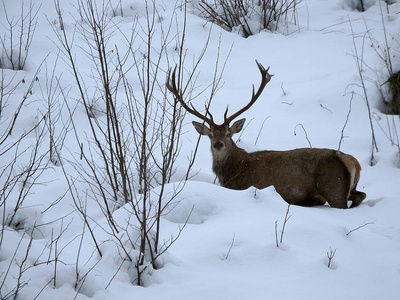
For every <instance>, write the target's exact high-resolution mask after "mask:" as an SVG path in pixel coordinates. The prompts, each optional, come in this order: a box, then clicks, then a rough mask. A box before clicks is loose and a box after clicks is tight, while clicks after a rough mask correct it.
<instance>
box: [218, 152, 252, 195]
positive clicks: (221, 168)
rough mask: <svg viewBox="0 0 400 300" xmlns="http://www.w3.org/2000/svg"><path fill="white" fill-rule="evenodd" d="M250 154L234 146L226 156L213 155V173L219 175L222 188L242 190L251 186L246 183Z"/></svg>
mask: <svg viewBox="0 0 400 300" xmlns="http://www.w3.org/2000/svg"><path fill="white" fill-rule="evenodd" d="M248 160H249V157H248V153H247V152H246V151H245V150H243V149H241V148H239V147H237V146H236V145H234V146H233V147H232V150H231V151H230V152H229V153H227V154H226V155H224V156H222V155H220V156H219V155H215V153H213V171H214V173H215V174H216V175H217V177H218V179H219V181H220V183H221V185H222V186H224V187H227V188H231V189H237V190H242V189H246V188H248V187H249V186H247V185H248V184H247V183H246V182H245V179H246V178H247V176H246V174H247V172H248V164H249V162H248Z"/></svg>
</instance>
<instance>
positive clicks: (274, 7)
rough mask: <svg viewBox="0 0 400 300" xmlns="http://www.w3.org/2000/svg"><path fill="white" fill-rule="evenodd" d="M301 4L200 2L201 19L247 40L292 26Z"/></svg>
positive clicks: (294, 0)
mask: <svg viewBox="0 0 400 300" xmlns="http://www.w3.org/2000/svg"><path fill="white" fill-rule="evenodd" d="M299 2H300V1H299V0H233V1H231V0H201V1H199V3H198V9H199V12H200V16H202V17H203V18H205V19H206V20H208V21H210V22H213V23H215V24H217V25H219V26H221V27H222V28H224V29H225V30H228V31H234V32H238V33H239V34H240V35H242V36H243V37H245V38H247V37H249V36H251V35H253V34H256V33H258V32H260V31H262V30H270V31H276V30H278V27H279V26H280V25H282V24H284V23H286V24H287V22H289V18H290V14H292V17H293V20H292V21H293V23H296V6H297V5H298V3H299Z"/></svg>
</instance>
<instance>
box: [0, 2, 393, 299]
mask: <svg viewBox="0 0 400 300" xmlns="http://www.w3.org/2000/svg"><path fill="white" fill-rule="evenodd" d="M70 2H71V3H70ZM115 2H116V3H122V10H123V11H124V14H123V16H116V17H114V18H112V20H113V21H114V22H115V23H116V24H118V26H119V28H120V29H121V32H124V33H125V34H127V35H129V31H130V30H131V28H132V23H133V21H134V19H135V18H138V21H139V22H144V20H145V18H146V11H145V4H144V1H127V0H122V1H115ZM348 2H349V1H343V0H340V1H338V0H303V1H301V2H300V4H299V5H298V7H297V19H296V20H297V21H296V24H291V25H290V30H289V32H286V34H281V33H272V32H261V33H259V34H256V35H254V36H251V37H249V38H247V39H244V38H242V37H240V36H239V35H237V34H235V33H231V32H227V31H224V30H223V29H221V28H219V27H218V26H216V25H213V26H211V24H210V23H206V21H204V20H203V19H201V18H199V17H198V16H197V15H196V14H193V13H192V12H191V9H190V7H189V11H188V14H187V29H186V30H187V32H186V44H185V47H186V48H187V56H188V57H189V59H188V61H191V59H192V57H198V56H199V55H200V53H201V49H202V48H203V46H204V44H205V43H206V40H207V37H208V36H209V35H210V40H209V46H208V49H207V52H206V53H205V55H204V58H203V60H202V62H201V64H200V66H199V70H200V76H199V77H198V79H197V82H196V84H198V85H201V86H202V88H204V87H207V86H208V85H209V84H210V83H211V80H212V78H213V72H214V69H213V68H214V65H215V61H216V57H217V54H218V53H217V52H218V51H219V55H220V56H221V60H223V59H224V57H226V55H227V54H228V53H229V51H230V50H231V48H232V50H231V53H230V55H229V59H228V61H227V65H226V69H225V72H224V74H223V79H222V81H223V83H224V84H223V86H222V88H221V89H220V90H219V91H218V93H217V95H216V97H215V99H214V100H213V103H212V106H211V108H210V110H211V112H212V113H213V115H214V118H215V120H216V121H217V122H220V121H221V120H222V118H223V112H224V111H225V108H226V105H228V104H229V110H230V112H233V111H236V110H238V109H239V108H240V107H242V106H243V105H245V104H246V103H247V101H248V100H249V97H250V96H251V87H252V84H254V85H255V86H256V87H257V85H258V84H259V81H260V75H259V71H258V69H257V67H256V64H255V60H258V61H259V62H260V63H262V64H263V65H264V66H266V67H267V66H270V72H271V73H272V74H274V75H275V76H274V77H273V78H272V80H271V82H270V83H269V84H268V85H267V87H266V88H265V90H264V92H263V94H262V96H261V97H260V99H258V101H257V102H256V103H255V105H254V106H253V107H252V108H251V109H249V110H248V111H247V112H246V113H244V114H243V117H246V119H247V122H246V125H247V127H245V129H244V132H243V133H240V134H238V136H239V135H240V140H239V141H238V145H239V146H240V147H242V148H244V149H246V150H247V151H255V150H264V149H271V150H287V149H294V148H302V147H309V146H310V145H309V143H310V144H311V145H312V147H316V148H332V149H338V146H339V142H340V140H341V136H342V135H343V141H342V143H341V149H340V150H341V151H343V152H345V153H349V154H351V155H353V156H354V157H356V158H357V159H358V160H359V162H360V164H361V166H362V172H361V179H360V182H359V185H358V190H360V191H362V192H365V193H366V194H367V198H366V200H364V202H363V203H362V204H361V205H360V206H359V207H357V208H353V209H347V210H342V209H334V208H331V207H329V206H327V205H326V206H321V207H312V208H305V207H298V206H291V207H290V209H289V216H290V218H289V220H288V221H287V222H286V224H285V225H286V226H285V230H284V232H283V241H282V243H279V247H277V245H276V231H275V226H276V228H277V234H278V238H279V239H280V236H281V231H282V226H283V224H284V220H285V215H286V212H287V210H288V205H287V203H286V202H285V201H284V200H283V199H282V198H281V197H280V196H279V194H277V193H276V192H275V190H274V187H269V188H266V189H264V190H256V189H254V188H249V189H248V190H244V191H234V190H229V189H226V188H223V187H221V186H219V185H218V183H214V177H215V176H214V174H213V172H212V169H211V166H212V157H211V153H210V150H209V140H208V138H207V137H202V139H201V142H200V146H199V153H198V155H197V158H196V161H195V165H194V167H193V170H192V174H193V175H194V176H193V177H192V178H191V179H190V180H189V181H188V182H186V184H185V186H184V188H183V190H182V192H181V193H180V194H179V195H178V196H177V198H176V199H174V200H173V205H172V206H173V208H172V206H171V208H172V209H171V211H170V212H169V213H168V214H166V215H165V216H163V217H162V223H161V228H162V229H161V240H168V239H169V238H170V237H171V235H173V236H176V235H177V234H178V232H179V229H180V228H182V226H184V224H185V222H186V221H187V224H186V226H185V228H184V229H183V231H182V233H181V235H180V237H179V238H178V239H177V241H176V242H175V243H174V244H173V245H172V246H171V247H170V248H169V249H168V251H167V252H166V253H164V254H163V255H162V256H161V257H160V265H161V266H162V267H160V268H159V269H157V270H153V271H151V272H149V273H148V274H147V277H146V281H145V282H146V286H145V287H139V286H137V285H134V284H132V276H133V273H132V272H133V271H132V270H131V266H130V265H129V263H127V262H123V261H122V260H121V253H118V250H117V249H116V247H114V243H113V242H111V241H110V237H109V235H108V234H107V232H106V230H102V228H105V227H106V226H103V225H105V224H106V220H105V218H104V215H103V214H102V212H101V210H100V209H99V205H98V203H96V202H95V201H90V199H89V200H88V202H87V207H86V209H87V214H88V216H89V217H90V220H91V223H92V224H93V226H94V228H95V229H94V230H95V233H94V234H95V235H96V237H97V240H98V242H99V244H100V247H101V249H102V252H103V257H102V258H99V256H98V255H97V252H96V249H95V246H94V244H93V240H92V239H91V238H90V235H89V233H88V232H87V228H85V227H84V224H83V222H82V219H81V217H80V215H79V214H78V213H77V212H76V209H75V206H74V204H73V199H71V196H70V194H69V193H68V185H67V182H66V180H65V176H64V173H63V168H62V167H61V166H52V167H51V168H47V169H46V170H44V171H43V173H42V174H41V175H40V178H39V179H38V181H37V182H36V184H35V185H34V186H33V187H32V189H31V191H30V194H29V195H28V198H27V199H26V200H25V202H24V205H23V207H22V208H20V209H19V212H18V214H17V216H16V218H19V220H20V222H17V221H16V222H14V223H19V224H22V228H19V230H17V229H15V228H13V227H8V226H3V239H2V241H1V245H0V285H1V295H0V296H1V297H5V295H7V293H8V292H9V291H10V290H11V289H12V288H13V287H15V286H16V284H17V277H18V272H19V265H20V264H21V262H22V261H23V260H24V258H25V255H26V253H28V252H29V253H28V256H27V257H26V262H25V264H24V266H25V267H26V270H25V272H24V273H23V277H22V282H24V283H26V285H25V286H24V287H23V288H22V289H21V290H20V292H19V294H18V299H34V298H36V299H120V300H124V299H175V300H180V299H182V300H183V299H307V300H310V299H336V300H337V299H352V300H355V299H360V300H361V299H362V300H367V299H370V300H373V299H388V300H390V299H400V218H399V215H400V168H399V167H400V163H399V160H400V157H399V147H398V144H399V141H398V138H399V135H400V122H399V117H398V116H388V115H385V114H383V113H382V112H381V109H380V105H379V103H380V101H381V95H380V93H379V90H378V89H377V84H376V82H378V83H379V84H378V85H380V84H382V83H383V81H385V79H384V78H385V76H387V70H386V68H385V65H384V63H383V62H382V60H381V59H380V58H379V57H378V55H377V53H376V52H375V51H374V49H373V47H371V46H370V44H371V43H370V40H369V39H368V37H367V36H366V34H365V33H366V32H367V31H368V32H369V33H370V34H371V36H372V37H373V38H374V39H375V41H376V43H378V44H380V45H384V43H385V35H384V30H383V25H382V21H384V25H385V30H386V34H387V36H388V37H389V41H388V42H389V43H390V47H391V51H392V53H393V55H394V56H395V57H396V58H395V59H394V61H393V65H394V66H395V67H396V66H399V65H400V51H399V50H400V42H399V29H400V3H399V2H398V1H397V2H396V3H393V4H391V5H390V6H389V13H388V12H387V11H386V4H385V3H384V2H383V1H375V2H373V1H368V6H369V7H368V9H367V11H365V12H363V13H361V12H358V11H355V10H352V8H351V6H350V5H348V4H346V3H348ZM26 3H28V2H26ZM39 3H40V1H34V5H35V7H39ZM155 4H156V7H157V10H158V14H159V16H160V17H159V19H158V20H157V22H156V25H155V26H156V31H155V38H156V37H157V36H159V35H160V31H159V30H158V29H157V28H158V27H157V26H161V25H162V26H164V27H167V26H168V24H169V22H170V19H171V16H173V14H176V20H177V21H176V22H172V27H174V26H177V24H178V25H179V26H181V24H182V22H183V18H184V14H183V11H182V10H181V9H180V6H179V5H176V3H174V1H162V0H156V1H155ZM178 4H179V3H178ZM4 5H5V7H7V9H8V14H10V15H12V14H13V13H14V14H16V15H18V9H19V6H18V5H15V3H14V1H4ZM26 5H27V4H26ZM61 5H62V10H63V12H64V17H65V22H66V23H65V24H64V26H65V29H66V31H67V32H68V34H73V32H74V26H75V25H76V24H75V23H76V20H75V18H74V14H76V9H75V7H76V6H74V2H73V1H61ZM26 7H27V6H26ZM0 10H3V8H1V9H0ZM0 16H1V19H0V20H1V22H2V23H4V21H5V16H4V12H0ZM38 16H39V19H38V23H37V27H36V32H35V35H34V39H33V42H32V45H31V49H30V53H29V57H28V61H27V62H28V63H27V67H26V70H24V71H11V70H4V72H5V74H6V75H7V76H14V74H15V78H14V80H22V79H23V78H25V81H26V82H27V83H25V85H24V84H21V85H19V86H18V88H17V89H16V90H15V91H14V95H13V97H11V98H10V99H11V100H12V101H11V103H9V106H8V107H6V109H7V111H9V112H11V111H13V109H14V107H15V106H16V105H17V104H15V103H13V101H14V100H15V101H20V99H21V97H22V95H23V94H24V93H25V92H26V90H27V84H28V83H29V81H30V80H31V78H33V77H34V76H36V75H35V73H36V71H37V69H38V68H39V66H40V64H41V63H42V61H43V60H44V59H46V60H45V63H43V64H42V66H41V67H40V72H38V74H37V76H38V80H39V83H38V84H36V85H35V86H34V89H33V90H32V93H33V97H32V98H31V101H30V102H31V103H30V106H29V109H26V110H22V117H21V118H20V119H19V122H18V124H17V127H16V129H15V133H14V134H15V135H16V136H17V135H18V134H21V133H22V132H24V131H26V130H27V129H28V128H30V126H32V124H35V119H36V118H37V116H38V115H40V112H41V111H43V110H44V109H45V106H46V104H45V103H44V100H43V88H45V86H46V78H48V77H49V74H47V75H46V73H51V72H53V69H54V73H55V74H56V75H57V76H59V77H60V78H62V80H61V81H60V82H61V84H62V85H63V86H64V87H65V89H70V90H71V91H70V95H69V96H70V97H71V100H70V101H76V99H77V98H78V96H77V95H78V93H77V89H76V85H75V82H74V80H73V78H72V76H71V73H70V71H69V70H68V67H67V64H66V63H65V62H64V60H63V59H61V58H58V60H57V63H56V64H55V62H56V59H57V54H58V52H59V49H58V47H59V45H57V42H58V41H57V39H56V37H55V34H54V31H53V29H52V26H50V24H56V23H57V22H56V20H57V16H56V13H55V9H54V5H53V2H52V1H50V2H49V1H42V5H41V7H40V9H39V12H38ZM180 28H182V27H180ZM1 30H3V31H4V30H5V29H4V28H2V29H1ZM157 30H158V31H157ZM174 30H175V32H176V29H172V31H174ZM210 30H211V31H210ZM210 32H211V33H210ZM77 35H78V34H77ZM392 37H393V39H392ZM74 43H76V45H74V46H75V48H74V49H77V50H76V53H77V54H76V55H77V56H76V58H75V59H76V61H77V62H78V66H79V70H80V72H82V74H89V73H90V72H91V71H90V68H91V66H90V61H88V60H87V58H86V57H85V56H83V54H82V51H80V49H81V48H79V47H83V48H84V47H85V41H83V40H81V39H79V38H78V37H76V38H75V39H74ZM219 43H220V45H219ZM109 45H110V47H114V45H121V47H122V46H123V45H124V40H123V38H122V37H121V35H119V32H118V31H116V33H115V34H114V35H113V36H112V37H111V39H110V40H109ZM218 47H219V48H220V49H219V50H218ZM355 47H356V49H357V51H358V55H359V57H361V56H362V58H363V63H364V64H363V75H364V76H365V78H366V84H367V85H366V89H367V94H368V100H369V104H370V105H371V114H372V122H373V126H374V133H375V137H376V141H377V146H378V150H379V151H377V152H375V158H374V159H375V163H374V165H373V166H371V164H370V157H371V148H372V146H371V126H370V119H369V115H368V109H367V105H366V101H365V99H364V94H363V90H362V88H361V87H360V79H359V73H358V70H357V65H356V59H355V55H356V53H355ZM168 51H170V52H171V53H172V52H173V51H174V45H172V44H171V45H169V46H168ZM170 55H171V56H173V54H170ZM396 59H397V62H396ZM163 64H164V63H163ZM190 67H191V66H190V65H188V66H187V68H190ZM163 76H164V74H163ZM9 78H10V77H9ZM381 78H383V79H381ZM386 79H387V77H386ZM87 84H89V82H87ZM33 99H34V100H33ZM171 99H172V96H171ZM205 100H206V97H205V96H204V95H202V96H201V97H198V98H196V99H194V100H193V105H194V106H196V107H199V108H202V107H203V105H204V104H203V103H204V101H205ZM62 101H63V100H60V105H62ZM350 104H351V106H350ZM350 107H351V109H350ZM7 111H6V112H7ZM6 112H5V113H6ZM84 113H85V112H84V109H83V108H82V106H79V105H78V106H77V109H76V111H75V116H76V120H77V124H78V126H77V128H78V129H79V130H82V133H80V134H82V135H84V132H89V128H88V127H87V126H88V125H87V123H86V122H85V121H81V122H79V120H80V119H82V120H85V117H84ZM100 118H101V117H100ZM347 118H348V122H347V123H346V119H347ZM192 120H195V118H194V117H193V116H191V115H187V116H186V119H185V122H184V130H183V136H182V141H183V144H182V148H181V151H180V155H179V157H178V161H177V165H178V169H177V173H176V175H175V176H176V178H179V175H180V174H183V173H184V172H185V170H186V168H187V163H188V160H187V158H188V156H189V155H190V154H191V153H192V151H193V149H194V145H195V142H196V140H197V137H198V134H197V132H196V131H195V130H194V128H193V127H192V125H191V121H192ZM64 121H65V119H64ZM60 122H62V121H61V120H60ZM299 124H300V125H299ZM0 126H2V123H0ZM303 128H304V130H303ZM394 129H396V130H397V133H396V132H395V130H394ZM393 132H394V135H395V136H396V134H397V138H395V141H397V146H396V145H394V144H395V143H396V142H395V143H394V144H393V143H392V142H391V141H390V140H389V139H388V135H389V133H390V134H393ZM29 139H31V140H32V141H33V140H34V139H35V135H34V133H31V134H30V135H29V136H28V137H27V139H26V142H24V143H23V145H24V146H25V147H29V146H30V145H31V142H30V141H29ZM237 139H238V137H236V136H235V140H237ZM396 139H397V140H396ZM256 141H257V142H256ZM21 147H22V145H21ZM74 156H79V145H77V143H76V139H75V136H74V132H72V131H69V132H68V134H67V136H66V139H65V146H64V147H63V148H62V149H61V157H62V164H63V166H64V168H65V169H66V171H67V172H71V176H74V175H73V174H74V170H75V169H74V168H73V167H71V166H69V162H70V161H72V160H73V159H72V157H74ZM3 157H7V156H3ZM21 159H23V156H22V157H21ZM25 159H26V160H29V156H28V157H26V158H25ZM45 159H46V158H45ZM47 159H48V158H47ZM76 161H79V159H77V158H75V162H76ZM6 164H7V163H6V162H4V161H2V162H1V163H0V167H3V166H4V165H6ZM21 167H22V164H21ZM2 182H3V181H2ZM76 184H77V187H78V188H79V189H81V190H82V193H84V191H85V190H87V189H88V187H86V186H85V183H84V182H80V181H79V180H78V181H77V183H76ZM176 184H177V183H176V182H175V183H171V184H168V185H167V186H166V189H167V191H171V192H173V191H174V189H175V188H176ZM157 189H158V188H155V189H154V190H153V191H152V192H154V193H157ZM15 193H17V191H15ZM60 197H62V198H60ZM59 198H60V201H57V199H59ZM12 201H13V200H12V197H10V198H8V200H7V202H6V203H3V202H2V203H1V211H2V213H1V214H2V216H1V219H2V220H3V222H2V224H4V223H5V222H4V218H7V216H8V215H9V214H11V211H12V210H13V209H14V207H15V203H13V202H12ZM54 203H55V204H54ZM52 204H54V205H52ZM130 210H131V208H130V206H129V205H126V206H123V207H121V208H120V209H118V210H116V211H115V212H114V218H115V220H116V222H117V223H118V224H119V225H120V226H121V227H124V228H128V227H129V226H128V223H129V222H130V217H129V216H130ZM189 216H190V217H189ZM188 217H189V219H188ZM38 225H40V227H39V228H40V230H37V229H36V230H32V229H33V228H34V227H35V226H38ZM60 232H62V233H60ZM82 232H85V234H84V237H83V238H82ZM31 236H32V237H33V239H32V240H31V239H30V237H31ZM54 236H59V239H58V240H57V242H56V243H55V242H53V243H51V241H52V240H54V238H53V237H54ZM30 241H31V245H29V243H30ZM27 249H29V251H27ZM333 252H334V256H333V258H332V260H331V261H330V266H329V268H328V263H329V259H328V255H329V254H333ZM54 253H57V263H56V262H55V261H54V255H55V254H54ZM78 253H79V255H78ZM49 259H50V260H52V261H51V262H50V263H43V264H41V263H40V262H44V261H48V260H49ZM77 270H78V272H79V273H80V274H87V276H86V277H85V281H84V282H83V284H82V287H81V288H80V289H77V288H76V287H75V284H76V272H77ZM55 274H56V275H57V282H56V286H54V282H53V279H54V275H55Z"/></svg>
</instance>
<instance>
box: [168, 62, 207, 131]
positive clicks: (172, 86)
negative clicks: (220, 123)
mask: <svg viewBox="0 0 400 300" xmlns="http://www.w3.org/2000/svg"><path fill="white" fill-rule="evenodd" d="M165 86H166V87H167V89H168V90H169V91H170V92H171V93H172V94H173V95H174V97H175V100H178V101H179V103H180V104H181V105H182V106H183V108H184V109H185V110H186V111H187V112H188V113H190V114H192V115H194V116H196V117H198V118H200V119H202V120H203V121H204V122H206V123H207V124H208V125H210V126H211V125H214V121H213V118H212V115H211V113H210V112H209V111H208V109H207V107H206V115H207V114H208V115H209V116H210V118H207V117H206V116H205V115H202V114H201V113H200V112H198V111H197V110H196V109H195V108H194V106H193V105H192V104H190V106H191V107H192V108H190V107H189V106H188V105H187V104H186V103H185V101H183V96H182V92H181V91H180V90H179V89H178V88H177V86H176V67H175V68H174V70H173V71H172V76H171V69H169V70H168V73H167V80H166V83H165Z"/></svg>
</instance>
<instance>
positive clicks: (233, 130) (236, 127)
mask: <svg viewBox="0 0 400 300" xmlns="http://www.w3.org/2000/svg"><path fill="white" fill-rule="evenodd" d="M245 121H246V119H245V118H243V119H240V120H238V121H236V122H235V123H233V125H232V126H231V128H229V130H230V131H231V134H235V133H238V132H239V131H240V130H242V128H243V125H244V122H245Z"/></svg>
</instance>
